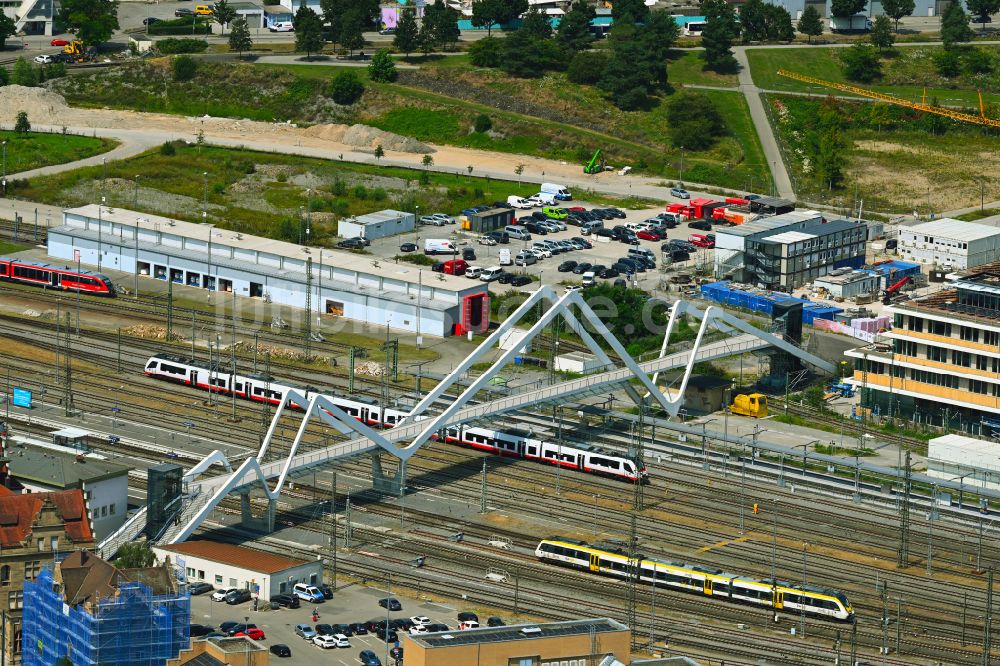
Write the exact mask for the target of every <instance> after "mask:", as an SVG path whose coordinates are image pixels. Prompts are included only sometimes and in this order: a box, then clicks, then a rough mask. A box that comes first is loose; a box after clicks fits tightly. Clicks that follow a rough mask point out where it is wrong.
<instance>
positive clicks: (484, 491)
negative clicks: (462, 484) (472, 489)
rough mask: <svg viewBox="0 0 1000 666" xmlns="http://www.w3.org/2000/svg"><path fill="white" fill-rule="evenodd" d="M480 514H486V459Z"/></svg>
mask: <svg viewBox="0 0 1000 666" xmlns="http://www.w3.org/2000/svg"><path fill="white" fill-rule="evenodd" d="M479 513H486V458H483V478H482V481H481V483H480V487H479Z"/></svg>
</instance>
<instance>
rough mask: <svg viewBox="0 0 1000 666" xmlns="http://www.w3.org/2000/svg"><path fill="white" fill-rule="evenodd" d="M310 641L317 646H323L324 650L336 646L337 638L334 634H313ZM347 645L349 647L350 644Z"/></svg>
mask: <svg viewBox="0 0 1000 666" xmlns="http://www.w3.org/2000/svg"><path fill="white" fill-rule="evenodd" d="M341 635H342V634H341ZM344 640H347V639H344ZM312 642H313V645H318V646H319V647H321V648H323V649H324V650H329V649H330V648H335V647H337V639H336V637H334V636H328V635H324V636H313V639H312ZM348 647H350V645H348Z"/></svg>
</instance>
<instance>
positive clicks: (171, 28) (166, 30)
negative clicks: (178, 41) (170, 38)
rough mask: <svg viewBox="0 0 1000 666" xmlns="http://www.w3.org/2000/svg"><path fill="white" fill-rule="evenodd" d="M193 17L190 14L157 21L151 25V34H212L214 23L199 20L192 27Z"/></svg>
mask: <svg viewBox="0 0 1000 666" xmlns="http://www.w3.org/2000/svg"><path fill="white" fill-rule="evenodd" d="M191 23H192V19H191V17H190V16H188V17H181V18H177V19H172V20H169V21H157V22H156V23H154V24H153V25H151V26H149V34H150V35H188V36H189V35H192V34H195V35H210V34H212V24H211V22H210V21H205V20H199V21H198V22H197V23H196V25H195V26H194V30H193V31H192V29H191Z"/></svg>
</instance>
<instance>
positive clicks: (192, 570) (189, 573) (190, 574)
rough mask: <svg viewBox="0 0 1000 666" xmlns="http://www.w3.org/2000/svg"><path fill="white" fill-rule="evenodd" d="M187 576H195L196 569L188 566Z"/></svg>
mask: <svg viewBox="0 0 1000 666" xmlns="http://www.w3.org/2000/svg"><path fill="white" fill-rule="evenodd" d="M187 576H188V578H194V569H192V568H191V567H188V568H187Z"/></svg>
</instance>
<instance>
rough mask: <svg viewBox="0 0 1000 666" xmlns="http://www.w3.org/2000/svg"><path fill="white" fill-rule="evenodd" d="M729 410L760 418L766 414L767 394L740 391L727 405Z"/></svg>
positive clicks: (732, 412)
mask: <svg viewBox="0 0 1000 666" xmlns="http://www.w3.org/2000/svg"><path fill="white" fill-rule="evenodd" d="M729 412H730V413H731V414H739V415H740V416H750V417H753V418H755V419H762V418H764V417H765V416H767V396H766V395H764V394H763V393H750V394H746V393H740V394H738V395H737V396H736V397H735V398H733V404H731V405H729Z"/></svg>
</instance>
